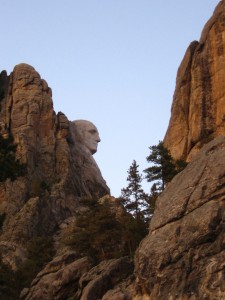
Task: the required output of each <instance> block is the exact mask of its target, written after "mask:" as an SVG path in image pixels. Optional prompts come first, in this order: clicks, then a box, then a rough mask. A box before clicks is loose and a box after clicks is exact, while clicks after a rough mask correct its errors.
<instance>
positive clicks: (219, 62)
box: [164, 1, 225, 161]
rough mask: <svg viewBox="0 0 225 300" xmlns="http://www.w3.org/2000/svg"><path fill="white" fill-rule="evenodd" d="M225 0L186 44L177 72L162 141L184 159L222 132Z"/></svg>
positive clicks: (224, 128)
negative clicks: (198, 36) (167, 123)
mask: <svg viewBox="0 0 225 300" xmlns="http://www.w3.org/2000/svg"><path fill="white" fill-rule="evenodd" d="M224 20H225V2H224V1H220V2H219V4H218V6H217V7H216V9H215V11H214V14H213V16H212V17H211V18H210V20H209V21H208V22H207V23H206V25H205V27H204V29H203V31H202V34H201V38H200V41H194V42H192V43H191V44H190V46H189V47H188V49H187V51H186V53H185V55H184V58H183V60H182V62H181V64H180V67H179V69H178V72H177V79H176V88H175V92H174V99H173V104H172V110H171V119H170V123H169V127H168V130H167V133H166V135H165V139H164V144H165V146H166V147H167V148H168V149H169V150H170V151H171V154H172V156H173V157H174V158H176V159H186V160H188V161H190V160H191V158H192V157H193V156H194V155H195V153H197V152H198V151H199V149H200V148H201V147H202V145H203V144H205V143H207V142H209V141H210V140H212V139H213V138H215V137H217V136H219V135H221V134H224V133H225V106H224V97H225V83H224V80H223V78H224V76H225V55H224V51H225V36H224V30H225V21H224Z"/></svg>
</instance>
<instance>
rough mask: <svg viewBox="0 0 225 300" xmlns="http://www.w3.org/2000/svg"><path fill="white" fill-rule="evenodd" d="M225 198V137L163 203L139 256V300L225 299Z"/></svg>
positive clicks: (189, 170)
mask: <svg viewBox="0 0 225 300" xmlns="http://www.w3.org/2000/svg"><path fill="white" fill-rule="evenodd" d="M224 199H225V137H218V138H216V139H215V140H214V141H212V142H211V143H209V144H208V145H206V146H205V147H203V149H202V150H201V151H200V152H199V154H198V155H197V156H196V157H195V159H194V160H193V161H192V162H191V163H189V165H188V166H187V167H186V169H185V170H184V171H183V172H181V173H180V174H178V175H177V176H176V177H175V178H174V179H173V180H172V182H171V183H170V184H169V185H168V187H167V188H166V190H165V191H164V192H163V193H162V195H161V196H160V197H159V198H158V200H157V203H156V210H155V213H154V216H153V219H152V221H151V224H150V232H149V235H148V236H147V237H146V238H145V239H144V240H143V241H142V243H141V245H140V247H139V249H138V251H137V253H136V260H135V265H136V276H137V279H136V293H137V295H139V296H140V298H138V296H137V298H135V299H143V300H144V299H152V300H153V299H158V300H161V299H162V300H164V299H182V300H183V299H193V300H194V299H196V300H197V299H198V300H199V299H224V298H225V284H224V282H225V274H224V268H225V247H224V246H225V244H224V241H225V224H224V220H225V203H224ZM144 295H146V298H144Z"/></svg>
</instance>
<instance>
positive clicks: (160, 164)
mask: <svg viewBox="0 0 225 300" xmlns="http://www.w3.org/2000/svg"><path fill="white" fill-rule="evenodd" d="M149 149H150V154H149V156H148V157H147V161H148V162H150V163H153V165H151V166H150V167H149V168H147V169H145V170H144V172H145V173H146V174H147V175H146V179H147V181H149V182H151V181H155V184H156V186H157V189H158V191H159V192H160V191H162V190H164V188H165V186H166V184H167V183H168V182H170V181H171V180H172V178H173V177H174V176H175V175H176V174H178V173H179V172H180V171H181V170H183V169H184V168H185V166H186V165H187V164H186V163H185V162H184V161H181V160H179V161H174V160H173V158H172V156H171V154H170V152H169V150H168V149H167V148H165V147H164V146H163V142H162V141H160V142H159V144H158V145H154V146H150V147H149Z"/></svg>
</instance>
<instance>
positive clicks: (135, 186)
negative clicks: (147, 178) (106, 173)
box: [121, 160, 149, 220]
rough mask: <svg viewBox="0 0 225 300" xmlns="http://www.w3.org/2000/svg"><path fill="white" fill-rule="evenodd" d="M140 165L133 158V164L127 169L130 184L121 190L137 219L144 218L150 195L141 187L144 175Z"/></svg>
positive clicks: (126, 206) (122, 198) (129, 209)
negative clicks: (139, 168)
mask: <svg viewBox="0 0 225 300" xmlns="http://www.w3.org/2000/svg"><path fill="white" fill-rule="evenodd" d="M138 167H139V165H137V163H136V161H135V160H133V162H132V165H131V166H130V168H129V170H128V171H127V173H128V177H127V181H128V186H127V187H126V188H123V189H122V190H121V200H122V203H123V205H124V207H125V208H126V210H127V211H128V212H130V213H131V214H132V215H133V216H134V218H135V219H143V220H144V218H145V215H146V208H147V207H148V197H149V196H148V195H147V194H146V193H145V192H144V190H143V189H142V187H141V182H142V180H143V178H142V175H140V174H139V170H138Z"/></svg>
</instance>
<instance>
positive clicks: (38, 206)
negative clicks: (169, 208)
mask: <svg viewBox="0 0 225 300" xmlns="http://www.w3.org/2000/svg"><path fill="white" fill-rule="evenodd" d="M0 84H1V86H0V105H1V106H0V134H1V135H2V136H3V137H4V136H5V137H7V136H9V135H10V134H11V135H12V136H13V138H14V141H15V143H16V144H17V145H18V146H17V153H16V155H17V158H18V160H19V161H20V162H21V163H24V164H25V165H26V171H27V172H26V175H25V176H23V177H19V178H17V179H16V180H14V181H12V180H10V179H8V180H6V181H5V182H0V196H1V197H0V215H4V216H5V220H4V223H3V226H2V228H1V237H0V245H1V248H2V249H5V250H4V251H2V252H4V253H2V255H3V261H5V262H7V263H10V264H11V266H12V267H13V268H16V265H17V264H18V263H19V262H20V260H23V256H21V257H20V259H18V257H19V255H18V253H17V251H15V253H14V256H13V251H12V249H16V248H17V247H15V245H18V247H19V246H21V247H22V246H24V245H26V243H27V242H28V241H29V240H30V239H31V238H32V237H33V236H38V235H41V236H48V235H52V234H53V233H55V231H56V230H57V228H59V227H60V224H61V223H63V222H65V220H66V219H68V218H70V217H71V216H74V215H76V212H77V210H79V201H80V199H81V198H82V197H87V196H89V197H97V198H100V197H102V196H104V195H106V194H109V193H110V192H109V188H108V187H107V185H106V182H105V181H104V179H103V178H102V175H101V172H100V170H99V168H98V166H97V164H96V162H95V161H94V158H93V157H92V155H91V153H88V152H86V151H84V149H83V148H82V145H81V144H80V140H79V138H78V133H77V130H76V126H75V125H74V123H73V122H70V121H69V120H68V119H67V117H66V116H65V115H64V114H63V113H61V112H60V113H58V114H57V115H56V113H55V112H54V110H53V102H52V92H51V89H50V88H49V87H48V85H47V83H46V81H45V80H43V79H41V77H40V75H39V74H38V73H37V72H36V71H35V69H34V68H33V67H31V66H29V65H27V64H19V65H17V66H16V67H15V68H14V70H13V72H12V73H11V74H10V75H9V76H7V74H6V72H5V71H3V72H2V73H1V75H0ZM7 249H11V250H10V251H7ZM9 253H10V257H9ZM20 253H24V251H21V252H20Z"/></svg>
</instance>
